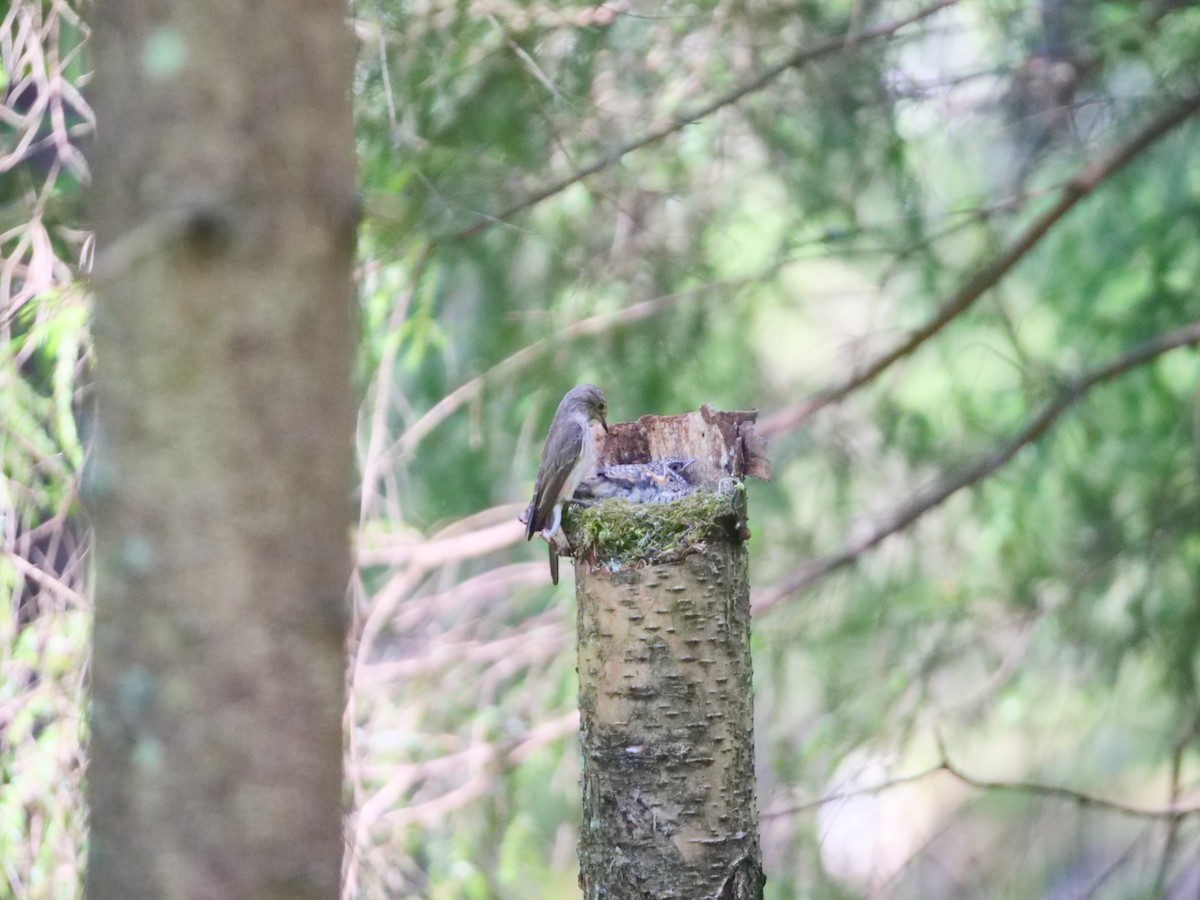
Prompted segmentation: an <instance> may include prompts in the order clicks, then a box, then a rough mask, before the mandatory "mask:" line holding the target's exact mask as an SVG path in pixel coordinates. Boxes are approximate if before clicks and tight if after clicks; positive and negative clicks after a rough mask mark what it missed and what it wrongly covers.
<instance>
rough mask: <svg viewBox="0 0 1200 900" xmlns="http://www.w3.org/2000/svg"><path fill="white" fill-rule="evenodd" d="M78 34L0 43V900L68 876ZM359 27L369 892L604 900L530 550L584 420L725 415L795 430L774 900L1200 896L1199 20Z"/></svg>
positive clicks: (37, 32) (476, 17)
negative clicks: (572, 428) (585, 860)
mask: <svg viewBox="0 0 1200 900" xmlns="http://www.w3.org/2000/svg"><path fill="white" fill-rule="evenodd" d="M88 12H89V5H88V4H87V3H85V2H79V0H12V2H10V3H8V4H7V5H0V62H2V63H3V66H2V69H0V72H2V74H0V98H2V103H0V256H2V264H0V458H2V460H3V479H2V480H0V532H2V534H3V542H4V543H3V548H4V553H3V556H2V557H0V596H3V599H4V604H5V605H4V607H3V608H4V615H3V616H2V617H0V895H3V896H11V897H19V898H25V897H35V898H40V897H72V896H75V895H76V894H77V892H78V889H79V887H78V885H79V874H80V867H81V864H82V851H83V846H84V841H85V830H84V824H85V821H84V810H83V807H82V799H81V779H82V777H83V756H82V752H81V747H82V745H83V743H84V742H85V741H86V734H85V733H84V716H83V705H82V704H83V697H84V688H85V684H86V682H85V678H86V666H87V640H88V632H89V619H90V601H89V597H88V586H87V548H88V536H87V531H86V527H85V525H84V524H83V522H82V521H81V518H80V511H79V509H78V502H77V495H76V480H77V475H78V472H79V469H80V466H81V464H82V460H83V458H84V456H85V454H86V443H85V442H84V441H81V438H80V434H81V432H82V431H83V430H84V428H83V426H84V425H86V419H87V402H88V396H89V388H88V384H89V367H90V339H89V336H88V289H87V285H86V283H85V282H83V281H82V280H81V277H82V273H84V272H85V271H86V269H87V267H88V265H89V261H90V253H91V248H90V245H89V235H88V232H87V219H86V213H85V209H84V204H83V194H84V188H85V186H86V183H87V179H88V171H87V165H86V162H85V158H84V151H85V150H86V143H85V142H86V136H87V135H88V134H89V133H90V132H91V130H92V129H93V126H94V122H93V117H92V115H91V111H90V109H89V106H88V104H87V101H86V99H85V97H86V85H87V81H88V73H89V65H88V58H87V46H86V41H87V35H88V28H87V16H88ZM349 17H350V22H351V27H352V28H353V30H354V33H355V35H356V37H357V41H358V47H359V55H358V64H357V67H356V70H355V73H354V85H353V90H354V98H355V104H356V111H357V120H356V138H357V145H358V150H359V159H360V183H361V189H362V192H363V198H364V209H365V214H364V220H363V225H362V230H361V234H360V241H359V264H358V268H357V279H358V284H359V297H360V301H361V317H360V321H361V337H360V344H359V357H358V368H357V389H358V391H359V396H360V397H361V401H362V406H361V416H360V421H359V429H358V435H357V443H358V455H359V463H360V472H361V478H362V482H361V492H360V494H359V495H358V497H357V498H356V501H355V502H356V506H357V508H358V522H357V529H356V532H355V540H356V546H357V553H358V568H357V571H356V573H355V577H354V584H353V595H354V603H355V632H354V635H353V641H352V646H353V650H354V652H353V657H352V663H351V675H352V689H351V695H350V700H349V704H348V708H347V712H346V725H347V735H348V736H347V756H346V763H347V788H346V790H347V804H348V807H349V808H351V809H352V810H353V812H352V814H351V815H350V816H349V817H348V819H347V824H346V840H347V862H346V896H347V897H362V898H385V897H387V898H410V897H411V898H418V897H419V898H436V900H442V898H493V897H495V898H530V897H545V898H569V897H575V896H578V888H577V887H576V884H575V877H576V860H575V840H576V836H577V820H578V816H579V799H578V758H577V756H578V742H577V738H576V731H577V718H576V712H575V692H576V682H575V671H574V653H575V650H574V627H573V624H574V601H573V596H572V591H571V587H570V578H568V577H565V569H566V568H569V567H565V569H564V584H563V585H560V587H559V588H558V589H552V588H551V587H550V585H549V580H548V576H547V570H546V562H545V550H544V548H543V547H542V546H541V544H540V542H539V543H535V544H527V543H525V541H523V540H521V537H522V535H521V526H520V525H519V524H518V523H517V521H516V516H517V515H518V513H519V512H520V510H521V509H522V508H523V506H524V504H525V503H526V502H527V500H528V496H529V493H530V490H531V488H532V480H533V474H534V472H535V470H536V466H537V458H538V454H539V452H540V449H541V441H542V438H543V436H544V435H545V430H546V427H547V425H548V424H549V420H550V417H551V415H552V414H553V412H554V408H555V406H556V404H557V402H558V400H559V399H560V398H561V396H562V394H563V393H564V392H565V391H566V390H567V389H568V388H569V387H571V386H572V385H574V384H576V383H578V382H582V381H593V382H595V383H597V384H599V385H601V386H602V387H603V388H604V389H605V391H606V392H607V394H608V400H609V406H610V413H609V418H610V421H623V420H632V419H636V418H637V417H638V416H640V415H644V414H647V413H658V414H673V413H680V412H685V411H688V410H691V409H694V408H696V407H698V406H699V405H701V404H703V403H712V404H714V405H715V406H717V407H718V408H723V409H750V408H758V409H760V410H761V414H760V418H759V431H760V432H761V433H766V434H768V435H769V436H770V438H771V444H770V448H769V455H770V457H771V459H772V461H773V463H774V466H775V477H774V479H773V480H772V481H771V482H769V483H752V484H751V485H750V488H749V490H750V503H751V528H752V530H753V539H752V541H751V542H750V545H749V546H750V552H751V573H752V574H751V578H752V583H753V584H754V586H755V588H754V603H755V606H756V617H755V633H754V644H753V651H754V665H755V689H756V706H757V725H756V742H757V756H758V764H757V767H758V778H759V782H758V794H759V806H760V809H761V810H762V828H763V842H764V851H765V865H766V870H767V874H768V878H769V881H768V885H767V896H768V897H770V898H792V897H813V898H849V897H913V898H916V897H920V898H943V897H944V898H952V897H1012V898H1035V897H1046V898H1055V900H1065V898H1077V897H1078V898H1083V897H1109V898H1140V897H1160V896H1169V897H1180V898H1182V897H1196V896H1197V895H1198V893H1200V827H1198V824H1197V822H1198V815H1197V814H1198V813H1200V791H1198V790H1197V786H1198V783H1200V782H1198V778H1200V759H1198V749H1200V699H1198V697H1197V691H1198V687H1197V678H1198V677H1200V446H1198V437H1200V357H1198V356H1197V353H1196V352H1195V351H1194V350H1193V349H1189V348H1188V346H1187V345H1194V344H1195V343H1196V342H1197V341H1198V340H1200V325H1197V321H1198V320H1200V295H1198V293H1197V291H1198V285H1200V150H1198V149H1197V147H1198V143H1197V141H1198V138H1200V129H1198V128H1197V124H1196V121H1195V118H1194V113H1195V112H1196V110H1197V108H1198V107H1200V103H1198V102H1197V101H1196V99H1195V97H1196V94H1195V92H1196V90H1197V88H1198V87H1200V79H1198V77H1197V75H1198V69H1197V62H1198V61H1200V4H1196V3H1192V2H1185V0H1141V2H1127V0H1090V2H1089V0H1041V2H1035V0H1025V2H1016V0H958V2H954V0H949V2H940V3H931V4H927V5H922V4H918V3H910V2H904V0H895V2H879V0H835V2H821V3H817V2H810V0H740V2H736V0H666V2H662V0H660V2H655V3H650V2H645V0H611V2H607V3H603V4H601V5H587V4H584V5H575V6H572V5H569V4H566V5H564V4H560V3H554V4H546V3H541V2H517V0H472V2H470V3H467V2H445V0H361V2H355V3H353V4H351V8H350V10H349ZM1189 98H1190V99H1189ZM81 147H82V149H81ZM1188 328H1190V329H1191V330H1190V331H1180V329H1188ZM263 677H264V678H269V677H271V673H269V672H264V673H263Z"/></svg>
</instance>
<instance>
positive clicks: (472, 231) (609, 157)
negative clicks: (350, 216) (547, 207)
mask: <svg viewBox="0 0 1200 900" xmlns="http://www.w3.org/2000/svg"><path fill="white" fill-rule="evenodd" d="M957 2H958V0H941V2H938V3H934V4H931V5H930V6H927V7H925V8H923V9H921V10H918V11H917V12H915V13H913V14H912V15H911V16H907V17H906V18H903V19H897V20H896V21H894V22H889V23H887V24H886V25H880V26H879V27H877V28H871V29H868V30H866V31H857V30H855V29H854V27H853V26H851V27H849V28H848V29H847V31H846V33H845V34H844V35H842V36H841V37H837V38H834V39H832V40H829V41H826V42H825V43H823V44H818V45H817V46H816V47H810V48H807V49H804V50H800V51H798V52H796V53H793V54H792V55H791V56H789V57H788V58H787V59H785V60H783V61H782V62H780V63H777V64H776V65H774V66H772V67H771V68H769V69H767V70H766V71H765V72H761V73H760V74H759V75H757V76H756V77H754V78H753V79H751V80H750V81H747V82H746V83H744V84H741V85H739V86H738V87H736V88H734V89H733V90H731V91H729V92H728V93H725V94H722V95H720V96H719V97H716V98H714V99H712V100H710V101H708V102H707V103H705V104H703V105H702V106H698V107H696V108H695V109H691V110H685V111H683V112H680V113H679V114H678V115H677V116H676V117H675V118H674V120H672V121H671V122H668V123H667V124H666V125H662V126H660V127H658V128H655V129H653V130H651V131H648V132H646V133H645V134H643V135H641V136H640V137H637V138H634V139H633V140H632V141H629V142H628V143H626V144H622V145H621V146H620V147H617V148H616V149H614V150H612V151H611V152H609V153H607V154H605V155H604V156H602V157H600V158H599V159H597V160H594V161H593V162H591V163H590V164H588V165H586V166H584V167H583V168H582V169H579V170H577V171H575V172H572V173H571V174H570V175H567V176H565V177H564V178H561V179H559V180H558V181H556V182H553V183H552V184H548V185H546V186H545V187H542V188H540V189H538V190H537V191H534V192H533V193H532V194H530V195H529V196H528V197H525V198H524V199H523V200H521V201H519V202H517V203H515V204H513V205H512V206H510V207H509V208H508V209H506V210H504V211H503V212H500V213H497V214H495V215H491V216H486V217H483V218H481V219H480V220H479V221H478V222H476V223H475V224H474V225H471V226H468V227H467V228H464V229H462V230H461V231H459V232H457V233H456V234H454V235H452V236H451V239H452V240H455V241H465V240H467V239H468V238H472V237H474V236H475V235H477V234H479V233H480V232H481V231H483V230H485V229H486V228H488V227H489V226H491V225H495V224H496V223H497V222H503V221H506V220H508V219H511V218H512V217H513V216H515V215H517V213H520V212H524V211H525V210H527V209H529V208H530V207H533V206H536V205H537V204H539V203H541V202H542V201H543V200H546V199H547V198H549V197H553V196H554V195H555V194H558V193H561V192H562V191H565V190H566V189H567V188H569V187H570V186H571V185H573V184H576V183H578V182H580V181H583V180H584V179H586V178H589V177H590V176H592V175H595V174H596V173H598V172H603V171H604V170H605V169H607V168H610V167H611V166H613V165H615V164H616V163H618V162H620V161H621V159H623V158H624V157H625V156H628V155H629V154H630V153H633V152H634V151H636V150H641V149H642V148H644V147H648V146H650V145H651V144H656V143H658V142H659V141H661V140H663V138H666V137H670V136H671V135H673V134H675V133H676V132H678V131H682V130H683V129H684V128H686V127H687V126H688V125H692V124H694V123H696V122H699V121H700V120H701V119H705V118H707V117H709V116H711V115H712V114H713V113H715V112H717V111H718V110H721V109H724V108H725V107H727V106H732V105H733V104H734V103H737V102H738V101H739V100H741V99H742V98H743V97H746V96H748V95H749V94H753V93H756V92H757V91H760V90H762V89H763V88H764V87H766V86H767V85H768V84H770V83H771V82H772V81H774V80H775V79H776V78H778V77H779V76H780V75H782V74H783V73H784V72H787V71H788V70H790V69H796V68H800V67H801V66H804V65H807V64H808V63H811V62H816V61H817V60H820V59H824V58H825V57H827V56H833V55H834V54H836V53H840V52H842V51H844V50H847V49H850V48H853V47H857V46H858V45H860V44H864V43H867V42H869V41H874V40H878V39H880V38H886V37H890V36H891V35H893V34H895V33H896V32H897V31H899V30H900V29H902V28H905V27H907V26H909V25H912V24H914V23H916V22H920V21H921V20H923V19H927V18H929V17H930V16H932V15H934V14H935V13H938V12H941V11H942V10H943V9H947V8H948V7H951V6H954V5H955V4H956V3H957Z"/></svg>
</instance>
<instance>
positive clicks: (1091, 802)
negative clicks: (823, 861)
mask: <svg viewBox="0 0 1200 900" xmlns="http://www.w3.org/2000/svg"><path fill="white" fill-rule="evenodd" d="M939 772H945V773H946V774H947V775H950V776H951V777H953V778H954V779H955V780H957V781H959V782H961V783H962V784H965V785H966V786H967V787H970V788H974V789H975V790H977V791H1011V792H1014V793H1021V794H1032V795H1035V796H1039V797H1046V798H1049V799H1054V800H1066V801H1068V802H1070V803H1074V804H1076V805H1077V806H1084V807H1089V808H1092V809H1098V810H1102V811H1104V812H1111V813H1116V814H1117V815H1121V816H1130V817H1132V818H1138V819H1168V820H1171V821H1175V820H1178V819H1182V818H1187V817H1189V816H1194V815H1197V814H1200V805H1192V806H1189V805H1184V804H1180V803H1178V802H1177V801H1172V802H1171V803H1170V804H1169V805H1168V806H1161V807H1156V806H1133V805H1131V804H1128V803H1122V802H1120V801H1119V800H1110V799H1108V798H1107V797H1098V796H1096V795H1095V794H1088V793H1085V792H1084V791H1077V790H1074V789H1073V788H1068V787H1062V786H1061V785H1057V784H1043V783H1041V782H1037V781H991V780H988V779H984V778H976V777H975V776H973V775H969V774H968V773H966V772H964V771H963V770H962V769H960V768H959V767H958V765H957V764H955V763H952V762H951V761H950V759H949V757H946V756H943V757H942V760H941V762H939V763H938V764H937V765H935V766H930V767H929V768H928V769H922V770H921V771H920V772H914V773H912V774H911V775H902V776H899V777H897V778H893V779H891V780H890V781H885V782H883V783H882V784H875V785H870V786H868V787H862V788H855V789H853V790H849V791H835V792H833V793H831V794H827V795H826V796H824V797H820V798H819V799H816V800H808V801H805V802H803V803H798V804H794V805H792V806H783V807H779V808H778V809H769V810H764V811H763V812H762V814H761V815H760V818H762V819H764V820H765V819H778V818H781V817H783V816H792V815H796V814H798V813H803V812H808V811H809V810H810V809H817V808H819V807H821V806H825V805H827V804H829V803H837V802H839V801H841V800H850V799H852V798H854V797H864V796H874V795H875V794H881V793H883V792H884V791H889V790H891V789H892V788H896V787H900V786H901V785H904V784H911V783H912V782H914V781H924V780H925V779H926V778H929V777H930V776H932V775H937V774H938V773H939Z"/></svg>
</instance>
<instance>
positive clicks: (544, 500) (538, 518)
mask: <svg viewBox="0 0 1200 900" xmlns="http://www.w3.org/2000/svg"><path fill="white" fill-rule="evenodd" d="M583 438H584V425H583V424H581V423H579V422H568V423H567V424H566V425H564V426H563V427H562V428H551V429H550V434H549V435H547V437H546V446H545V447H544V448H542V463H541V465H540V466H538V473H537V480H536V481H535V482H534V486H533V503H532V506H533V509H532V510H531V511H530V515H529V521H528V522H527V523H526V524H525V537H526V539H529V538H532V537H533V536H534V535H535V534H537V533H538V532H539V531H541V530H542V529H543V528H545V527H546V526H547V525H548V524H549V523H550V516H551V514H552V513H553V512H554V504H556V503H557V502H558V497H559V494H561V493H562V489H563V485H565V484H566V483H567V478H569V477H570V475H571V470H572V469H573V468H575V463H576V461H578V459H579V454H580V452H582V448H583Z"/></svg>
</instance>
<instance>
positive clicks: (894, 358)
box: [758, 91, 1200, 437]
mask: <svg viewBox="0 0 1200 900" xmlns="http://www.w3.org/2000/svg"><path fill="white" fill-rule="evenodd" d="M1198 110H1200V91H1196V92H1195V93H1192V94H1190V95H1189V96H1188V97H1187V98H1185V99H1184V100H1182V101H1181V102H1179V103H1178V104H1176V105H1175V106H1172V107H1171V108H1170V109H1168V110H1167V111H1166V112H1164V113H1163V114H1162V115H1161V116H1159V117H1158V118H1156V119H1155V120H1154V121H1152V122H1151V123H1150V124H1149V125H1147V126H1146V127H1145V128H1144V129H1143V130H1142V131H1140V132H1138V134H1136V135H1135V136H1134V137H1133V138H1131V139H1130V140H1129V141H1127V142H1126V143H1124V144H1122V145H1121V146H1119V147H1117V148H1116V149H1115V150H1113V151H1112V152H1111V153H1109V154H1108V155H1107V156H1105V157H1103V158H1101V159H1099V160H1097V161H1096V162H1094V163H1092V164H1090V165H1088V166H1085V167H1084V168H1083V169H1081V170H1080V171H1079V173H1078V174H1076V176H1075V177H1074V178H1072V179H1070V180H1069V181H1067V182H1066V184H1065V185H1063V188H1062V190H1061V191H1059V196H1058V200H1057V201H1055V203H1054V205H1053V206H1051V207H1050V208H1049V209H1047V210H1046V211H1045V212H1043V213H1042V214H1041V215H1040V216H1038V217H1037V218H1036V219H1034V220H1033V221H1032V222H1030V223H1029V225H1027V226H1026V227H1025V229H1024V230H1023V231H1022V232H1021V233H1020V234H1018V235H1017V237H1016V238H1015V239H1014V240H1013V241H1012V243H1010V244H1009V245H1008V247H1007V248H1006V249H1005V250H1004V252H1003V253H1001V254H1000V255H999V256H997V257H996V258H995V259H993V260H991V261H990V262H989V263H987V264H986V265H985V266H983V268H981V269H978V270H976V271H975V273H974V274H972V275H971V276H970V277H969V278H968V279H967V280H966V281H965V282H964V283H963V284H962V286H961V287H959V289H958V290H957V291H955V293H954V294H953V295H952V296H951V297H950V298H949V299H948V300H946V302H945V303H943V304H942V305H941V307H940V308H939V309H938V311H937V313H936V314H935V315H934V316H933V317H932V318H930V319H929V320H928V321H926V322H925V323H924V324H923V325H921V326H920V327H919V328H917V329H915V330H914V331H913V332H911V333H910V334H909V336H908V337H907V338H905V339H904V340H903V341H901V342H900V343H899V344H897V345H896V346H895V347H893V348H892V349H891V350H889V351H888V352H887V353H884V354H883V355H882V356H880V357H879V358H878V359H876V360H875V361H874V362H872V363H871V364H870V365H868V366H866V367H865V368H863V369H860V370H859V371H857V372H855V373H853V374H851V375H850V376H849V377H847V378H845V379H844V380H843V381H841V382H840V383H838V384H836V385H834V386H832V387H828V388H826V389H825V390H823V391H820V392H819V393H817V394H814V395H813V396H811V397H809V398H807V399H805V400H804V401H802V402H800V403H798V404H796V405H795V406H791V407H789V408H787V409H784V410H781V411H779V412H777V413H775V414H774V415H771V416H768V417H766V418H764V419H763V420H762V422H760V423H759V425H758V433H759V434H762V435H764V436H767V437H769V436H771V435H773V434H778V433H780V432H784V431H790V430H792V429H794V428H797V427H799V426H801V425H803V424H804V423H805V422H807V421H808V419H809V418H811V417H812V416H813V415H814V414H815V413H817V412H818V411H820V410H822V409H824V408H825V407H826V406H829V405H830V404H833V403H837V402H839V401H841V400H843V399H845V398H846V397H847V396H848V395H849V394H851V393H853V392H854V391H856V390H858V389H859V388H861V387H863V386H864V385H866V384H868V383H870V382H871V381H874V380H875V379H876V378H877V377H879V375H881V374H882V373H883V372H884V371H886V370H887V369H888V368H889V367H891V366H892V364H894V363H896V362H898V361H899V360H901V359H904V358H905V357H907V356H909V355H910V354H912V353H913V352H914V351H915V350H916V349H917V348H918V347H920V346H921V345H922V344H924V343H925V342H926V341H928V340H929V339H930V338H932V337H934V336H935V335H937V334H938V333H939V332H940V331H941V330H942V329H943V328H945V327H946V326H947V325H949V324H950V323H951V322H952V321H954V319H956V318H957V317H958V316H960V315H962V313H964V312H966V310H968V309H969V308H970V307H971V306H972V305H973V304H974V303H975V301H977V300H978V299H979V298H980V297H982V296H983V295H984V294H985V293H987V291H988V290H989V289H991V288H992V287H993V286H995V284H996V283H997V282H998V281H999V280H1000V279H1001V278H1003V277H1004V276H1005V275H1006V274H1008V272H1009V271H1010V270H1011V269H1012V268H1013V266H1015V265H1016V264H1017V263H1018V262H1019V261H1020V260H1021V259H1022V258H1023V257H1024V256H1025V255H1026V254H1027V253H1029V251H1030V250H1032V249H1033V248H1034V247H1036V246H1037V245H1038V244H1039V243H1040V242H1041V240H1042V238H1044V237H1045V236H1046V234H1047V233H1048V232H1049V231H1050V229H1051V228H1052V227H1053V226H1054V225H1055V224H1057V223H1058V221H1059V220H1060V219H1062V218H1063V217H1064V216H1065V215H1066V214H1067V213H1069V212H1070V211H1071V210H1072V209H1074V208H1075V206H1076V205H1077V204H1078V203H1079V201H1080V200H1082V199H1083V198H1085V197H1087V196H1088V195H1089V194H1091V193H1093V192H1094V191H1095V190H1096V188H1097V187H1098V186H1099V185H1100V184H1101V183H1103V182H1104V181H1105V180H1106V179H1108V178H1110V177H1112V176H1113V175H1115V174H1116V173H1117V172H1119V171H1120V170H1121V169H1123V168H1124V167H1125V166H1126V165H1128V164H1129V163H1130V162H1132V161H1133V160H1134V159H1136V158H1137V157H1138V156H1140V155H1141V154H1142V153H1143V152H1145V151H1146V150H1147V149H1149V148H1150V147H1152V146H1153V145H1154V144H1155V143H1156V142H1157V141H1158V140H1159V139H1160V138H1162V137H1163V136H1165V135H1166V134H1168V133H1169V132H1170V131H1171V130H1172V129H1174V128H1175V127H1176V126H1178V125H1180V124H1181V123H1183V122H1185V121H1186V120H1187V119H1188V118H1190V117H1191V116H1193V115H1195V113H1196V112H1197V111H1198Z"/></svg>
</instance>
